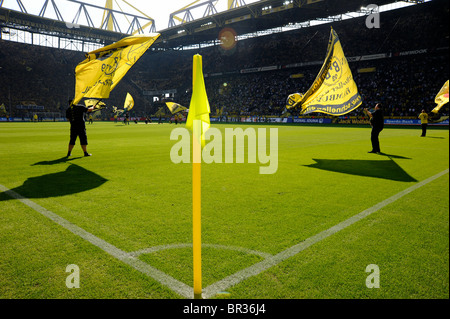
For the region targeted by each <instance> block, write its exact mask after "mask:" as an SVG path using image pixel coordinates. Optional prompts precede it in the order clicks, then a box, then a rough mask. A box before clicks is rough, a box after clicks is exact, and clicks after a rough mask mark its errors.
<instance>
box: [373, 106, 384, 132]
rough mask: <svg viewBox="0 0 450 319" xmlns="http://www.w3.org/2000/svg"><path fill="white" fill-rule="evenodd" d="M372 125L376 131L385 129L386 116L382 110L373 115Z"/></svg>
mask: <svg viewBox="0 0 450 319" xmlns="http://www.w3.org/2000/svg"><path fill="white" fill-rule="evenodd" d="M370 123H371V124H372V127H373V128H374V129H379V130H382V129H383V128H384V116H383V111H382V110H381V109H378V110H376V111H375V112H373V113H372V118H371V119H370Z"/></svg>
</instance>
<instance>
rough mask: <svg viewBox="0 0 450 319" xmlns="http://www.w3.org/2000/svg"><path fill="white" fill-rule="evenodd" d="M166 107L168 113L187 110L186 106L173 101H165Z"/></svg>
mask: <svg viewBox="0 0 450 319" xmlns="http://www.w3.org/2000/svg"><path fill="white" fill-rule="evenodd" d="M166 105H167V108H168V109H169V111H170V113H172V114H175V113H178V112H181V111H184V110H187V108H186V107H184V106H183V105H181V104H178V103H175V102H166Z"/></svg>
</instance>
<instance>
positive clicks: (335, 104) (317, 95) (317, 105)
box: [286, 29, 362, 116]
mask: <svg viewBox="0 0 450 319" xmlns="http://www.w3.org/2000/svg"><path fill="white" fill-rule="evenodd" d="M361 104H362V98H361V96H360V95H359V93H358V88H357V86H356V83H355V81H354V79H353V75H352V72H351V70H350V67H349V65H348V61H347V59H346V57H345V55H344V51H343V50H342V46H341V43H340V41H339V37H338V35H337V33H336V32H335V31H334V30H333V29H331V34H330V40H329V43H328V49H327V55H326V58H325V62H324V63H323V65H322V68H321V69H320V72H319V74H318V75H317V77H316V79H315V80H314V83H313V84H312V86H311V87H310V89H309V90H308V91H307V92H306V93H305V94H301V93H294V94H291V95H289V97H288V99H287V102H286V108H287V109H288V110H292V109H299V111H300V114H309V113H313V112H320V113H325V114H329V115H335V116H340V115H343V114H346V113H349V112H351V111H353V110H355V109H356V108H358V107H359V106H360V105H361Z"/></svg>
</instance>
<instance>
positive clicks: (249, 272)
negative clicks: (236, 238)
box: [203, 169, 449, 298]
mask: <svg viewBox="0 0 450 319" xmlns="http://www.w3.org/2000/svg"><path fill="white" fill-rule="evenodd" d="M448 172H449V169H446V170H444V171H442V172H440V173H438V174H436V175H434V176H431V177H429V178H427V179H425V180H423V181H422V182H419V183H417V184H415V185H413V186H411V187H408V188H407V189H405V190H403V191H401V192H399V193H397V194H395V195H393V196H391V197H389V198H387V199H385V200H383V201H381V202H379V203H378V204H375V205H374V206H372V207H370V208H368V209H366V210H364V211H362V212H360V213H358V214H356V215H354V216H352V217H350V218H348V219H346V220H344V221H343V222H341V223H339V224H337V225H335V226H333V227H331V228H328V229H327V230H324V231H322V232H320V233H318V234H316V235H314V236H312V237H309V238H307V239H305V240H304V241H302V242H301V243H299V244H296V245H294V246H292V247H290V248H287V249H286V250H284V251H282V252H280V253H278V254H276V255H273V256H271V257H268V258H266V259H265V260H263V261H260V262H259V263H256V264H254V265H252V266H250V267H247V268H245V269H243V270H240V271H238V272H236V273H234V274H233V275H230V276H228V277H226V278H224V279H222V280H220V281H217V282H216V283H214V284H212V285H210V286H208V287H206V288H205V289H204V294H203V297H204V298H211V297H213V296H215V295H217V294H218V293H220V292H221V291H224V290H226V289H228V288H230V287H232V286H235V285H237V284H239V283H240V282H242V281H244V280H246V279H248V278H250V277H253V276H256V275H259V274H260V273H262V272H263V271H265V270H267V269H269V268H271V267H273V266H276V265H278V264H280V263H281V262H283V261H285V260H286V259H288V258H291V257H293V256H295V255H297V254H298V253H300V252H301V251H303V250H305V249H307V248H308V247H310V246H312V245H314V244H316V243H318V242H320V241H322V240H323V239H325V238H328V237H330V236H331V235H333V234H335V233H337V232H339V231H341V230H343V229H345V228H347V227H348V226H351V225H353V224H354V223H356V222H358V221H360V220H362V219H363V218H366V217H367V216H369V215H371V214H373V213H375V212H377V211H379V210H380V209H382V208H384V207H385V206H387V205H389V204H391V203H393V202H395V201H397V200H398V199H400V198H402V197H403V196H405V195H408V194H409V193H412V192H413V191H415V190H417V189H419V188H420V187H422V186H424V185H426V184H428V183H430V182H432V181H434V180H436V179H438V178H439V177H441V176H443V175H445V174H448Z"/></svg>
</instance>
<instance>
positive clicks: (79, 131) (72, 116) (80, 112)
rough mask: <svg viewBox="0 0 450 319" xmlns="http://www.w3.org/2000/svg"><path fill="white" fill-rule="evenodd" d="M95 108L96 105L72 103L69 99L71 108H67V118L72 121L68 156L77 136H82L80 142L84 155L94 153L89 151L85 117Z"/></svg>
mask: <svg viewBox="0 0 450 319" xmlns="http://www.w3.org/2000/svg"><path fill="white" fill-rule="evenodd" d="M94 109H95V105H93V106H91V107H90V108H87V107H86V106H84V105H82V104H72V100H71V101H69V108H68V109H67V110H66V118H67V120H68V121H69V122H70V141H69V149H68V151H67V157H69V156H70V155H71V153H72V149H73V147H74V146H75V141H76V140H77V137H79V138H80V144H81V148H82V150H83V152H84V156H91V155H92V154H89V153H88V152H87V145H88V141H87V134H86V125H85V119H84V117H85V114H86V113H90V112H93V111H94Z"/></svg>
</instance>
